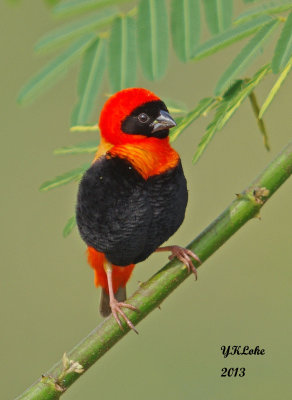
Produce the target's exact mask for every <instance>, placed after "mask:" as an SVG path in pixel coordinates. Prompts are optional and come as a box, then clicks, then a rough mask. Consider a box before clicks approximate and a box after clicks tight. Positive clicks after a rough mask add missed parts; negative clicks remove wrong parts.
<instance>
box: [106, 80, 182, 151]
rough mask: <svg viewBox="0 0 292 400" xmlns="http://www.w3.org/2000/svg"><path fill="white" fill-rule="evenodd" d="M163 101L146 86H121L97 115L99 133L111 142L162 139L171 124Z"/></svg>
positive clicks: (116, 143)
mask: <svg viewBox="0 0 292 400" xmlns="http://www.w3.org/2000/svg"><path fill="white" fill-rule="evenodd" d="M175 125H176V124H175V122H174V120H173V119H172V118H171V116H170V115H169V113H168V110H167V107H166V105H165V104H164V103H163V102H162V101H161V100H160V99H159V97H157V96H156V95H155V94H154V93H152V92H150V91H149V90H146V89H142V88H131V89H124V90H121V91H120V92H117V93H116V94H114V95H113V96H111V97H110V98H109V99H108V100H107V102H106V103H105V105H104V107H103V109H102V111H101V114H100V119H99V127H100V131H101V135H102V137H103V138H104V139H105V140H106V142H108V143H111V144H113V145H120V144H127V143H139V142H142V141H145V140H147V139H148V138H150V137H152V138H153V137H154V138H158V139H163V138H166V137H167V136H168V133H169V129H170V128H171V127H173V126H175Z"/></svg>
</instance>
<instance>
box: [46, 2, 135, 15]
mask: <svg viewBox="0 0 292 400" xmlns="http://www.w3.org/2000/svg"><path fill="white" fill-rule="evenodd" d="M130 1H132V0H67V1H62V2H61V3H60V4H59V5H58V6H57V7H55V8H54V10H53V13H54V14H55V15H58V16H62V17H67V16H72V15H74V14H81V13H83V12H88V11H91V10H95V9H98V8H102V7H107V6H110V5H113V4H118V5H120V4H122V3H129V2H130Z"/></svg>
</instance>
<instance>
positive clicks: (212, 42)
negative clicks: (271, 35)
mask: <svg viewBox="0 0 292 400" xmlns="http://www.w3.org/2000/svg"><path fill="white" fill-rule="evenodd" d="M271 21H272V18H270V17H268V16H265V15H261V16H259V17H258V18H255V19H253V20H252V21H248V22H247V23H244V24H241V25H238V26H233V27H231V28H229V29H227V30H226V31H224V32H222V33H219V34H218V35H216V36H213V37H212V38H211V39H209V40H207V41H206V42H204V43H202V44H201V45H199V46H198V47H197V48H196V49H195V51H194V53H193V59H194V60H200V59H201V58H204V57H207V56H209V55H211V54H214V53H216V52H217V51H219V50H222V49H224V48H225V47H227V46H229V45H231V44H232V43H235V42H238V41H239V40H241V39H244V38H245V37H247V36H250V35H252V34H253V33H255V32H257V31H258V30H259V29H260V28H261V27H263V26H264V25H266V24H267V23H269V22H271Z"/></svg>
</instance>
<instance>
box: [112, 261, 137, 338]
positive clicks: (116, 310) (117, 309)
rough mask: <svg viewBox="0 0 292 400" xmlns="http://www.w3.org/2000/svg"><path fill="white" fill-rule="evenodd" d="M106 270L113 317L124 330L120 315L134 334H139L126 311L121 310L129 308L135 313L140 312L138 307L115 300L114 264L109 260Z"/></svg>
mask: <svg viewBox="0 0 292 400" xmlns="http://www.w3.org/2000/svg"><path fill="white" fill-rule="evenodd" d="M104 269H105V272H106V276H107V283H108V290H109V298H110V308H111V310H112V314H113V316H114V317H115V320H116V321H117V323H118V324H119V327H120V328H121V329H122V330H123V326H122V323H121V320H120V318H119V314H120V315H121V316H122V317H123V318H124V320H125V321H126V323H127V325H128V326H129V327H130V328H131V329H133V331H134V332H136V333H138V331H137V330H136V328H135V327H134V325H133V324H132V322H131V321H130V320H129V318H128V317H127V316H126V314H125V313H124V311H123V310H122V309H121V308H122V307H125V308H129V309H130V310H133V311H138V309H137V308H136V307H134V306H132V305H131V304H127V303H122V302H118V301H117V299H116V298H115V295H114V290H113V281H112V264H111V263H110V262H108V261H107V260H106V261H105V264H104Z"/></svg>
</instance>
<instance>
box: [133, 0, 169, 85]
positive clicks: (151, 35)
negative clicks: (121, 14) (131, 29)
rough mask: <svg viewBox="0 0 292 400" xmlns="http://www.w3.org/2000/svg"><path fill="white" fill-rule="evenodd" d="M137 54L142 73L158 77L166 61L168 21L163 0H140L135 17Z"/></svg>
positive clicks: (150, 78)
mask: <svg viewBox="0 0 292 400" xmlns="http://www.w3.org/2000/svg"><path fill="white" fill-rule="evenodd" d="M137 39H138V54H139V58H140V61H141V67H142V70H143V72H144V75H145V76H146V78H147V79H149V80H155V79H160V78H162V77H163V75H164V74H165V72H166V68H167V62H168V21H167V11H166V3H165V1H164V0H141V1H140V2H139V5H138V17H137Z"/></svg>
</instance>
